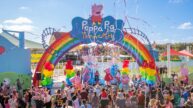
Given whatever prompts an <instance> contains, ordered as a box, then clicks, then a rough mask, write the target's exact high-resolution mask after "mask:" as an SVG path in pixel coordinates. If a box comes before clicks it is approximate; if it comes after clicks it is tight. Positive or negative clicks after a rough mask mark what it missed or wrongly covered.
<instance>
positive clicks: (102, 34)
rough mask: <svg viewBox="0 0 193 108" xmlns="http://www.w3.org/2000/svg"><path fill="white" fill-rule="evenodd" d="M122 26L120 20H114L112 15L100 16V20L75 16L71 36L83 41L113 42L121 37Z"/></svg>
mask: <svg viewBox="0 0 193 108" xmlns="http://www.w3.org/2000/svg"><path fill="white" fill-rule="evenodd" d="M123 26H124V23H123V21H122V20H116V19H115V18H113V17H112V16H107V17H104V18H102V21H101V22H93V21H92V19H91V18H89V19H83V18H81V17H75V18H74V19H73V20H72V31H71V36H72V37H74V38H78V39H79V40H82V41H83V42H84V43H91V42H96V43H103V42H111V41H113V42H115V40H116V41H119V40H122V39H123V36H124V34H123V31H122V30H123Z"/></svg>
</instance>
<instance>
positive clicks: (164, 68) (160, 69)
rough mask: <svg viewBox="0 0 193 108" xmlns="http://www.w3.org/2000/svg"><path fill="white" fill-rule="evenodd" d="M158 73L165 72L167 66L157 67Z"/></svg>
mask: <svg viewBox="0 0 193 108" xmlns="http://www.w3.org/2000/svg"><path fill="white" fill-rule="evenodd" d="M159 73H160V74H165V73H167V67H160V68H159Z"/></svg>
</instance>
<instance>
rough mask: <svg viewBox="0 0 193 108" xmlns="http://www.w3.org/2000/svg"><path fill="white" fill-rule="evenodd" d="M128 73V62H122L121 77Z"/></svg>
mask: <svg viewBox="0 0 193 108" xmlns="http://www.w3.org/2000/svg"><path fill="white" fill-rule="evenodd" d="M129 72H130V70H129V60H124V61H123V69H122V70H121V75H128V74H129Z"/></svg>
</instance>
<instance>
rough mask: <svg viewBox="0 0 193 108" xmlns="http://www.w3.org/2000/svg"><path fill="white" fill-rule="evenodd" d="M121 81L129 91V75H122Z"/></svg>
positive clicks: (125, 89)
mask: <svg viewBox="0 0 193 108" xmlns="http://www.w3.org/2000/svg"><path fill="white" fill-rule="evenodd" d="M121 83H122V88H123V90H124V91H127V90H128V89H129V76H128V75H122V78H121Z"/></svg>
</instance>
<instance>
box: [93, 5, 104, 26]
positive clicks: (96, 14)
mask: <svg viewBox="0 0 193 108" xmlns="http://www.w3.org/2000/svg"><path fill="white" fill-rule="evenodd" d="M102 9H103V5H96V4H94V5H93V6H92V16H91V20H92V22H93V23H94V24H95V23H99V24H100V23H101V22H102V13H101V11H102Z"/></svg>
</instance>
